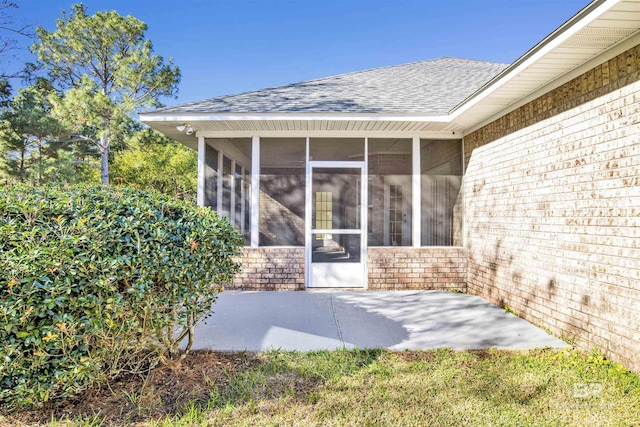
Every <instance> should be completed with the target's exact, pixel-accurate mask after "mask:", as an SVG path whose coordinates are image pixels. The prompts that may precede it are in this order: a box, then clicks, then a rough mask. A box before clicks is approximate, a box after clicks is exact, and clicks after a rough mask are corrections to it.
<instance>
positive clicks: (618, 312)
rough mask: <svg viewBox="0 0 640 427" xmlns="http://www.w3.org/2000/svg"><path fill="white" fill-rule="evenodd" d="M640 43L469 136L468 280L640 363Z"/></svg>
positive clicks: (535, 317) (474, 289)
mask: <svg viewBox="0 0 640 427" xmlns="http://www.w3.org/2000/svg"><path fill="white" fill-rule="evenodd" d="M639 70H640V46H636V47H635V48H633V49H630V50H629V51H627V52H625V53H623V54H621V55H619V56H618V57H616V58H614V59H612V60H610V61H607V62H606V63H604V64H602V65H600V66H598V67H596V68H594V69H593V70H591V71H589V72H587V73H585V74H583V75H582V76H580V77H578V78H576V79H574V80H572V81H570V82H568V83H566V84H564V85H562V86H561V87H559V88H557V89H555V90H553V91H551V92H550V93H548V94H546V95H544V96H542V97H540V98H538V99H536V100H535V101H532V102H531V103H529V104H527V105H525V106H523V107H521V108H518V109H517V110H515V111H514V112H512V113H509V114H507V115H506V116H504V117H502V118H500V119H498V120H496V121H495V122H493V123H491V124H489V125H487V126H485V127H484V128H482V129H480V130H478V131H476V132H474V133H472V134H470V135H468V136H466V137H465V157H466V158H467V171H466V174H465V198H466V201H465V220H466V229H465V233H466V238H467V247H468V251H469V272H468V280H467V284H468V290H469V292H471V293H474V294H477V295H480V296H482V297H485V298H487V299H489V300H490V301H492V302H494V303H497V304H502V305H507V306H509V307H510V308H511V309H513V310H514V311H516V312H517V313H519V314H520V315H521V316H522V317H524V318H525V319H527V320H530V321H532V322H533V323H535V324H538V325H540V326H543V327H546V328H548V329H549V330H551V331H552V332H553V333H555V334H556V335H558V336H565V337H569V338H573V339H575V340H576V342H577V343H578V344H579V345H580V346H583V347H586V348H589V349H600V350H602V351H604V352H605V353H606V354H607V355H609V356H610V357H611V358H613V359H615V360H617V361H619V362H622V363H624V364H625V365H626V366H628V367H630V368H632V369H634V370H636V371H640V81H639V80H640V78H639V75H640V71H639Z"/></svg>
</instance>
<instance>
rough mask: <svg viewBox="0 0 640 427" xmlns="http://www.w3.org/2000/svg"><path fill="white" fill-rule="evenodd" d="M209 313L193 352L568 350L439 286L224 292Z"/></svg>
mask: <svg viewBox="0 0 640 427" xmlns="http://www.w3.org/2000/svg"><path fill="white" fill-rule="evenodd" d="M214 311H215V314H214V315H213V316H211V317H210V318H209V319H208V320H207V322H206V324H201V325H199V326H198V327H197V328H196V333H195V344H194V349H212V350H221V351H243V350H248V351H258V350H268V349H283V350H298V351H312V350H325V349H326V350H334V349H340V348H387V349H391V350H404V349H409V350H418V349H432V348H439V347H450V348H452V349H460V350H463V349H481V348H489V347H494V348H499V349H531V348H539V347H552V348H563V347H569V345H568V344H566V343H565V342H564V341H562V340H560V339H558V338H555V337H553V336H551V335H549V334H547V333H546V332H545V331H543V330H542V329H540V328H538V327H536V326H534V325H532V324H531V323H529V322H527V321H525V320H523V319H521V318H519V317H517V316H515V315H513V314H511V313H508V312H506V311H505V310H504V309H502V308H500V307H497V306H495V305H493V304H491V303H489V302H487V301H486V300H484V299H482V298H480V297H476V296H473V295H466V294H458V293H452V292H443V291H366V292H363V291H353V292H350V291H306V292H249V291H227V292H223V293H222V294H221V295H220V298H219V300H218V302H217V303H216V305H215V306H214Z"/></svg>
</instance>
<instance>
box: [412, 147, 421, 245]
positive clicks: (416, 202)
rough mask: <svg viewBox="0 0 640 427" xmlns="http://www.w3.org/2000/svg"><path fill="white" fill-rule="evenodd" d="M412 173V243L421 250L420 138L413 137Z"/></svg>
mask: <svg viewBox="0 0 640 427" xmlns="http://www.w3.org/2000/svg"><path fill="white" fill-rule="evenodd" d="M411 159H412V171H411V184H412V191H411V194H412V199H413V200H411V213H412V221H413V224H411V230H412V231H411V234H412V236H411V241H412V242H413V247H414V248H419V247H420V246H421V244H422V241H421V240H422V231H421V228H420V227H421V222H422V221H421V219H420V213H421V206H422V204H421V199H422V189H421V181H422V180H421V178H422V177H421V175H420V137H418V136H414V137H413V150H412V155H411Z"/></svg>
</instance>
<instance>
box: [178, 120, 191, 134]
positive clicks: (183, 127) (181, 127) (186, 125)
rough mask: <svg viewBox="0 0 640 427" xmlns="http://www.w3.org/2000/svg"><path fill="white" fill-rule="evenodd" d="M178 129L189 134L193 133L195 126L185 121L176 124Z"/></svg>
mask: <svg viewBox="0 0 640 427" xmlns="http://www.w3.org/2000/svg"><path fill="white" fill-rule="evenodd" d="M176 130H177V131H178V132H184V133H186V134H187V135H193V132H194V130H193V127H192V126H191V125H190V124H189V123H184V124H181V125H178V126H176Z"/></svg>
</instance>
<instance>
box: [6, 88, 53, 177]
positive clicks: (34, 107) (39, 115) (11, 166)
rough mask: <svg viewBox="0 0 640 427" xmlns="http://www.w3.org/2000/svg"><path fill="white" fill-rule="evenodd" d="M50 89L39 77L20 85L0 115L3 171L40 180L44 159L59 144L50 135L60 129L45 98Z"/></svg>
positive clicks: (50, 154)
mask: <svg viewBox="0 0 640 427" xmlns="http://www.w3.org/2000/svg"><path fill="white" fill-rule="evenodd" d="M53 92H54V89H53V87H52V86H51V84H50V83H49V82H48V81H47V80H45V79H40V80H38V81H37V82H36V84H34V85H33V86H30V87H28V88H24V89H20V90H19V92H18V95H16V97H15V98H13V99H12V100H11V101H10V102H9V105H8V108H7V109H6V110H5V111H3V112H2V115H0V119H1V120H2V122H1V123H0V144H1V145H2V152H3V153H4V159H3V163H2V166H1V167H2V170H3V172H4V173H5V174H6V175H8V176H11V177H14V178H16V179H17V180H18V181H20V182H24V181H25V180H27V178H28V177H29V176H31V177H32V178H33V180H34V181H35V183H37V184H42V181H43V179H44V175H45V169H46V167H47V163H48V161H49V160H50V159H51V158H53V157H55V154H56V151H57V150H58V148H60V147H59V144H58V143H56V142H55V141H54V139H55V138H56V137H57V136H59V135H60V134H61V132H62V130H63V129H62V126H61V125H60V123H59V122H58V121H57V120H56V119H55V118H53V117H52V116H51V104H50V103H49V100H48V97H49V96H50V95H51V94H52V93H53ZM34 168H35V170H34V171H32V169H34Z"/></svg>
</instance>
